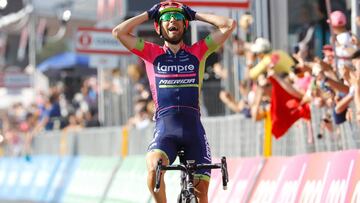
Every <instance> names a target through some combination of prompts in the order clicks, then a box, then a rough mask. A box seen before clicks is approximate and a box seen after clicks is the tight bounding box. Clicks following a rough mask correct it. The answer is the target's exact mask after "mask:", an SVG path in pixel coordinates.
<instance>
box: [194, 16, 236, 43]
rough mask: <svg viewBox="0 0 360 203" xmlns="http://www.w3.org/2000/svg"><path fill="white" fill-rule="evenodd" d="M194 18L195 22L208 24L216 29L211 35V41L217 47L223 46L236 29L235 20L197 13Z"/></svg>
mask: <svg viewBox="0 0 360 203" xmlns="http://www.w3.org/2000/svg"><path fill="white" fill-rule="evenodd" d="M195 17H196V19H197V20H200V21H203V22H207V23H210V24H212V25H214V26H215V27H217V28H218V29H217V30H216V31H215V32H213V33H211V37H212V39H213V40H214V42H215V43H216V44H218V45H221V44H223V43H224V42H225V40H226V39H227V38H228V37H229V36H230V35H231V33H232V31H233V30H234V29H235V27H236V22H235V20H233V19H230V18H227V17H224V16H218V15H213V14H208V13H199V12H198V13H196V16H195Z"/></svg>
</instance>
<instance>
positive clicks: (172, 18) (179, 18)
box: [160, 12, 185, 44]
mask: <svg viewBox="0 0 360 203" xmlns="http://www.w3.org/2000/svg"><path fill="white" fill-rule="evenodd" d="M184 19H185V18H184V16H183V15H182V14H181V13H175V12H174V13H166V14H164V15H162V16H161V18H160V20H161V29H162V30H161V33H162V35H163V37H164V39H165V40H166V41H168V42H170V43H172V44H178V43H179V42H180V41H181V40H182V38H183V34H184Z"/></svg>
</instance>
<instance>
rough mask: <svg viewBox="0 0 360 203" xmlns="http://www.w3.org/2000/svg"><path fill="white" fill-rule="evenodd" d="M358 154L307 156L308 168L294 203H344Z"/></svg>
mask: <svg viewBox="0 0 360 203" xmlns="http://www.w3.org/2000/svg"><path fill="white" fill-rule="evenodd" d="M357 155H358V152H357V151H355V150H350V151H345V152H336V153H318V154H312V155H309V156H310V158H309V166H308V169H307V170H306V173H305V176H304V181H303V182H302V184H301V187H300V191H299V194H298V197H297V201H296V202H339V203H342V202H345V198H346V194H347V190H348V187H349V182H350V179H351V176H352V174H353V171H354V164H355V161H356V157H357Z"/></svg>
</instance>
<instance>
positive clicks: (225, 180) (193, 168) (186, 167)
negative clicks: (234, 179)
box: [154, 157, 229, 192]
mask: <svg viewBox="0 0 360 203" xmlns="http://www.w3.org/2000/svg"><path fill="white" fill-rule="evenodd" d="M199 169H221V174H222V183H223V189H224V190H227V183H228V182H229V175H228V170H227V163H226V157H222V158H221V163H215V164H194V165H188V164H186V165H184V164H176V165H169V166H163V165H162V160H159V161H158V164H157V166H156V177H155V188H154V192H159V190H160V181H161V171H162V170H166V171H171V170H179V171H184V172H185V173H191V172H192V171H196V170H199Z"/></svg>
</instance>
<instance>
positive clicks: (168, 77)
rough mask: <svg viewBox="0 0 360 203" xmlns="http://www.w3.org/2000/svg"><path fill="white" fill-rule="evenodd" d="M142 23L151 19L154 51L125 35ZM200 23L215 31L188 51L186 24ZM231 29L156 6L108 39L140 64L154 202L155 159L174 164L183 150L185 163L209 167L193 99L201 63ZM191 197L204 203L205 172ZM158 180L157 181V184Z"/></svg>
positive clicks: (185, 10)
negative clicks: (150, 119) (149, 100)
mask: <svg viewBox="0 0 360 203" xmlns="http://www.w3.org/2000/svg"><path fill="white" fill-rule="evenodd" d="M148 20H154V21H155V22H154V25H155V30H156V32H157V33H158V34H159V35H160V37H161V38H163V39H164V40H165V44H164V46H162V47H161V46H159V45H156V44H153V43H150V42H146V41H144V40H143V39H142V38H137V37H135V36H133V35H132V34H131V31H132V30H133V29H134V28H135V27H136V26H138V25H140V24H142V23H144V22H145V21H148ZM192 20H200V21H203V22H206V23H210V24H212V25H214V26H215V27H216V28H217V29H216V30H215V31H214V32H212V33H211V34H210V35H208V36H207V37H206V38H205V39H203V40H200V41H199V42H197V43H195V44H194V45H192V46H188V45H185V44H184V42H183V37H184V33H185V32H186V31H187V29H188V26H189V21H192ZM235 26H236V24H235V21H234V20H232V19H229V18H226V17H222V16H217V15H212V14H205V13H199V12H195V11H194V10H192V9H191V8H189V7H188V6H186V5H183V4H180V3H177V2H161V3H159V4H156V5H154V6H153V7H152V8H151V9H149V10H148V11H147V12H144V13H142V14H140V15H137V16H135V17H133V18H130V19H128V20H126V21H124V22H122V23H121V24H119V25H118V26H116V27H115V28H114V29H113V35H114V37H115V38H117V39H118V40H119V41H120V42H121V43H122V44H123V45H124V46H125V47H126V48H127V49H129V50H130V51H131V52H132V53H134V54H136V55H137V56H139V57H141V58H142V59H143V60H144V62H145V64H146V73H147V76H148V79H149V82H150V88H151V93H152V97H153V99H154V101H155V105H156V114H155V119H156V126H155V132H154V139H153V141H152V142H151V143H150V145H149V148H148V153H147V156H146V163H147V168H148V172H149V173H148V187H149V190H150V192H151V193H152V195H153V197H154V198H155V200H156V202H158V203H166V194H165V185H164V182H162V183H161V187H160V191H159V192H158V193H154V192H153V189H154V185H155V170H156V165H157V163H158V160H160V159H162V160H163V163H164V164H165V165H168V164H171V163H173V162H174V160H175V159H176V155H177V151H178V150H179V149H180V148H183V149H184V151H185V159H186V160H195V161H196V163H211V153H210V146H209V144H208V142H207V139H206V135H205V131H204V128H203V126H202V124H201V122H200V109H199V96H200V90H201V85H202V80H203V75H204V68H205V60H206V58H207V56H209V55H210V54H211V53H212V52H213V51H215V50H216V48H218V47H219V46H221V45H222V44H223V43H224V41H225V40H226V39H227V38H228V37H229V36H230V35H231V32H232V31H233V30H234V28H235ZM195 177H196V178H197V180H199V181H198V182H196V183H195V185H196V196H197V197H198V199H199V202H200V203H207V202H208V198H207V191H208V187H209V180H210V170H200V171H197V172H196V176H195ZM163 180H164V179H163V178H162V181H163Z"/></svg>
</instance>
